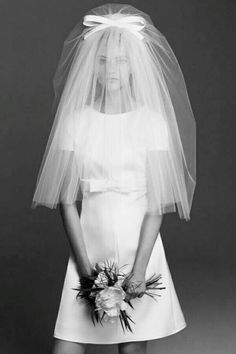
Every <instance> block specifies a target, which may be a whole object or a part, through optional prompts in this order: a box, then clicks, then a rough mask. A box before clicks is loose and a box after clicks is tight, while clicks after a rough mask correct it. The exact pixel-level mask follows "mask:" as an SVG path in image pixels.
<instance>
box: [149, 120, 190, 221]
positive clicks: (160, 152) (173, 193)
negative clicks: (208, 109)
mask: <svg viewBox="0 0 236 354" xmlns="http://www.w3.org/2000/svg"><path fill="white" fill-rule="evenodd" d="M176 161H177V159H176V157H175V154H173V151H172V149H171V138H170V134H169V130H168V126H167V123H165V122H164V121H162V122H159V123H158V127H157V128H156V134H155V141H154V142H153V143H152V142H151V143H150V145H149V146H148V148H147V153H146V186H147V214H150V215H162V214H165V213H169V212H174V211H176V205H177V208H178V210H179V214H180V217H181V218H183V217H185V216H186V217H187V218H188V215H184V214H186V213H185V210H188V204H187V199H186V198H187V195H186V189H185V185H184V176H183V172H182V171H183V169H181V168H179V167H180V166H179V162H178V164H177V163H176ZM184 208H186V209H184Z"/></svg>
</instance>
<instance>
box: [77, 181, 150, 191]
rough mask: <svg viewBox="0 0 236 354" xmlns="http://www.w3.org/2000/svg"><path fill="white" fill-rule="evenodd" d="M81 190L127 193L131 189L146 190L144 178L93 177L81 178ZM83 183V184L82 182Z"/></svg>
mask: <svg viewBox="0 0 236 354" xmlns="http://www.w3.org/2000/svg"><path fill="white" fill-rule="evenodd" d="M81 182H82V183H83V188H82V189H83V190H84V191H85V192H105V191H114V192H120V193H129V192H132V191H146V185H145V179H144V178H140V179H130V180H120V181H119V180H116V179H110V178H104V179H93V178H88V179H86V178H81ZM84 183H85V184H84Z"/></svg>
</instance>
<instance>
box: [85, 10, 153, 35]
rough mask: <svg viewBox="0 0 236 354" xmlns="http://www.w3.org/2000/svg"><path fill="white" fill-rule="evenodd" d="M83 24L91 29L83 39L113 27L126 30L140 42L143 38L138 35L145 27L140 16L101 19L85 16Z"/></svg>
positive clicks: (99, 17) (143, 20) (94, 16)
mask: <svg viewBox="0 0 236 354" xmlns="http://www.w3.org/2000/svg"><path fill="white" fill-rule="evenodd" d="M83 24H84V25H85V26H87V27H91V29H90V30H89V31H88V32H86V33H85V35H84V39H86V38H88V37H89V36H90V35H91V34H93V33H95V32H97V31H100V30H103V29H105V28H108V27H111V26H115V27H119V28H126V29H127V30H129V31H130V32H132V33H133V34H134V35H135V36H136V37H138V38H139V39H140V40H141V39H143V37H144V36H143V35H142V34H141V33H140V31H141V30H142V29H143V28H144V27H145V24H146V21H145V19H144V18H143V17H141V16H122V17H115V16H114V17H103V16H96V15H86V16H84V21H83Z"/></svg>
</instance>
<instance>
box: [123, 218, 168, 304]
mask: <svg viewBox="0 0 236 354" xmlns="http://www.w3.org/2000/svg"><path fill="white" fill-rule="evenodd" d="M162 220H163V215H150V214H145V216H144V219H143V223H142V227H141V231H140V238H139V245H138V249H137V252H136V256H135V260H134V264H133V267H132V272H131V273H132V275H131V277H130V278H128V283H127V284H128V287H127V290H126V292H127V296H126V297H127V300H129V299H132V298H134V297H136V296H138V297H142V296H143V294H144V292H145V290H146V285H145V280H146V279H145V273H146V269H147V265H148V262H149V259H150V256H151V253H152V249H153V246H154V244H155V241H156V238H157V235H158V233H159V230H160V227H161V224H162Z"/></svg>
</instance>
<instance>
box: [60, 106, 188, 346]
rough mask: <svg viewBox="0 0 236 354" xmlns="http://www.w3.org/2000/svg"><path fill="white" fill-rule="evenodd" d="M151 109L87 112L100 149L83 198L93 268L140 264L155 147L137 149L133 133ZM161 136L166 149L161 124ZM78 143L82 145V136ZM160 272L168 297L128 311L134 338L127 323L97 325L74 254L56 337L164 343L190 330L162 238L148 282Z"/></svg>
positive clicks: (145, 300)
mask: <svg viewBox="0 0 236 354" xmlns="http://www.w3.org/2000/svg"><path fill="white" fill-rule="evenodd" d="M143 109H144V108H143V107H141V108H139V109H137V110H135V111H131V112H126V113H120V114H105V113H101V112H98V111H96V110H95V109H92V108H89V107H88V108H86V109H85V111H84V113H83V114H80V129H79V131H80V132H82V134H83V133H84V134H87V136H86V139H88V141H89V139H90V142H91V143H92V145H90V146H93V149H92V150H91V149H90V154H89V155H88V156H87V157H86V158H85V159H84V167H83V176H82V177H83V178H81V184H80V187H81V193H82V195H83V199H82V208H81V214H80V222H81V226H82V231H83V237H84V241H85V244H86V249H87V252H88V257H89V259H90V261H91V263H95V262H99V261H103V260H104V259H111V260H114V261H116V262H117V263H118V265H119V266H120V267H121V266H124V265H126V266H125V267H124V268H122V270H123V271H124V272H126V271H127V272H128V271H130V270H131V267H132V264H133V262H134V259H135V254H136V251H137V247H138V243H139V236H140V229H141V225H142V221H143V218H144V215H145V211H146V208H147V198H146V190H145V178H146V175H145V173H146V171H145V154H146V151H147V146H148V143H147V142H145V139H140V144H139V148H137V149H136V151H135V152H134V151H133V150H132V148H130V141H129V139H127V135H126V133H125V132H127V129H130V131H135V132H137V129H140V132H143V131H144V129H145V127H144V123H145V122H143V120H142V117H143V114H142V113H143ZM134 124H135V129H134ZM157 124H158V122H157ZM104 131H106V134H107V133H109V134H108V135H107V136H109V137H110V138H109V139H104V138H103V134H104ZM159 131H160V138H159V141H158V142H157V143H158V146H159V148H160V149H164V148H165V144H166V141H165V135H164V134H162V130H161V124H160V129H159ZM70 138H71V136H70V134H69V131H68V135H66V134H65V141H64V143H63V145H64V146H63V149H65V150H66V149H68V150H71V149H73V148H72V145H73V146H76V142H71V139H70ZM77 138H78V141H79V139H80V137H79V134H78V137H77ZM72 143H73V144H72ZM88 144H89V142H88ZM87 146H88V145H87ZM121 147H122V148H121ZM104 151H105V152H106V154H105V155H104ZM85 154H86V152H85ZM104 156H106V158H104ZM106 159H107V160H106ZM108 161H110V162H111V163H112V166H113V168H112V174H111V173H110V170H107V171H106V167H107V166H109V163H107V162H108ZM104 173H105V174H104ZM104 176H106V178H104ZM154 273H155V274H159V273H161V275H162V286H164V287H165V289H164V290H159V291H157V293H158V294H160V295H161V296H160V297H159V296H157V297H156V301H155V300H154V299H152V298H151V297H150V296H147V295H143V296H142V297H141V298H135V299H133V300H132V304H133V306H134V310H133V309H132V308H131V307H129V306H128V310H127V312H128V313H129V315H130V316H131V318H132V320H133V321H134V322H135V324H133V323H131V326H132V331H133V333H131V332H128V331H126V332H125V333H124V332H123V329H122V326H121V324H120V321H119V319H118V320H117V322H115V323H112V324H111V323H107V322H103V325H101V324H100V323H96V325H95V326H94V324H93V322H92V320H91V317H90V314H89V311H88V308H87V304H86V303H85V302H84V301H83V300H82V299H80V298H79V299H78V298H77V299H76V294H77V291H75V290H73V288H77V287H78V284H79V275H78V273H77V271H76V266H75V263H74V259H73V257H72V254H70V256H69V260H68V265H67V270H66V275H65V280H64V285H63V289H62V295H61V301H60V306H59V311H58V315H57V319H56V323H55V329H54V337H55V338H59V339H63V340H68V341H73V342H80V343H92V344H93V343H94V344H113V343H120V342H128V341H141V340H152V339H157V338H161V337H165V336H168V335H171V334H174V333H176V332H178V331H180V330H182V329H183V328H184V327H185V326H186V322H185V319H184V315H183V313H182V310H181V306H180V303H179V301H178V297H177V294H176V291H175V288H174V284H173V281H172V277H171V274H170V270H169V267H168V263H167V260H166V256H165V251H164V248H163V244H162V239H161V235H160V233H159V234H158V236H157V239H156V242H155V244H154V247H153V250H152V253H151V256H150V259H149V263H148V266H147V269H146V279H147V278H148V277H150V276H151V275H153V274H154Z"/></svg>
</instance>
